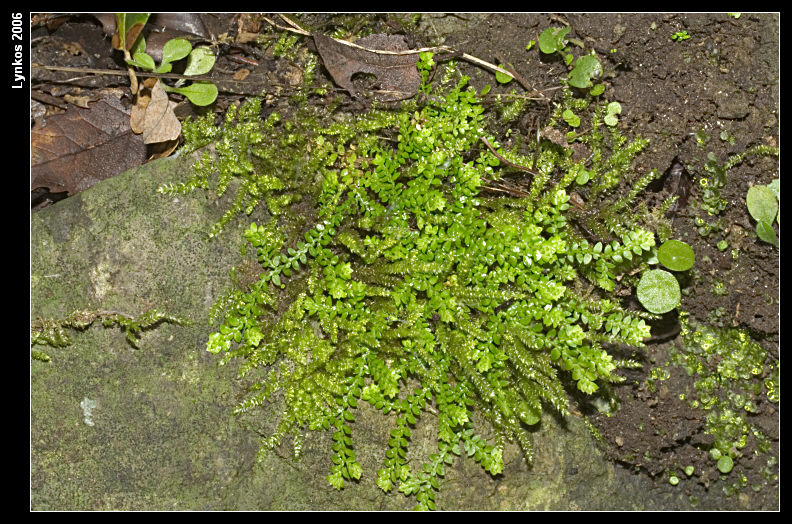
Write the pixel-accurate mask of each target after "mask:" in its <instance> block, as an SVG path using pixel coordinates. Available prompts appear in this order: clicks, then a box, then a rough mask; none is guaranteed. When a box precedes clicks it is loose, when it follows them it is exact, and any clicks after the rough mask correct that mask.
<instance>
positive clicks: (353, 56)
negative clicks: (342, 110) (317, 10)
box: [313, 33, 421, 102]
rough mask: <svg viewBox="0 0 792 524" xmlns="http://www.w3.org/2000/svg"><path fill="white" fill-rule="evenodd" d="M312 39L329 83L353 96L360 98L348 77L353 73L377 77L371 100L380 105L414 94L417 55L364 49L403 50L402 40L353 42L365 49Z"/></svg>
mask: <svg viewBox="0 0 792 524" xmlns="http://www.w3.org/2000/svg"><path fill="white" fill-rule="evenodd" d="M313 39H314V43H315V44H316V48H317V49H318V50H319V54H320V55H321V56H322V62H323V63H324V66H325V68H326V69H327V70H328V71H329V72H330V75H331V76H332V77H333V80H335V82H336V83H337V84H338V85H339V86H341V87H342V88H344V89H346V90H347V91H349V93H350V94H351V95H352V96H353V97H359V96H360V94H359V93H358V91H357V89H356V88H355V85H354V83H353V82H352V75H354V74H355V73H366V74H372V75H374V76H376V77H377V83H378V84H379V92H377V93H375V95H374V97H375V98H377V99H378V100H380V101H383V102H388V101H396V100H404V99H406V98H410V97H412V96H414V95H415V93H416V92H418V87H420V85H421V77H420V75H419V74H418V69H417V68H416V67H415V65H416V64H417V63H418V54H417V53H411V54H405V55H391V54H381V53H375V52H373V51H369V50H367V49H372V50H380V51H407V50H408V47H407V42H406V41H405V40H404V37H402V36H400V35H386V34H376V35H370V36H367V37H365V38H361V39H359V40H357V41H356V42H355V43H356V44H357V45H359V46H361V47H365V48H367V49H359V48H356V47H350V46H347V45H344V44H341V43H339V42H337V41H336V40H334V39H332V38H330V37H328V36H324V35H322V34H318V33H317V34H314V35H313Z"/></svg>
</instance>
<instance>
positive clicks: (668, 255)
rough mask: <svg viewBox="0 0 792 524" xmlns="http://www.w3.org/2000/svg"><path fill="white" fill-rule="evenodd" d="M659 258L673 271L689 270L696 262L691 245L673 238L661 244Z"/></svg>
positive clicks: (658, 252)
mask: <svg viewBox="0 0 792 524" xmlns="http://www.w3.org/2000/svg"><path fill="white" fill-rule="evenodd" d="M657 259H658V260H659V261H660V263H661V264H663V265H664V266H665V267H667V268H668V269H670V270H672V271H687V270H688V269H690V268H691V267H693V264H694V263H695V262H696V255H695V253H693V248H691V247H690V246H689V245H687V244H685V243H684V242H681V241H679V240H673V239H672V240H667V241H666V242H665V243H663V245H662V246H660V248H659V249H658V250H657Z"/></svg>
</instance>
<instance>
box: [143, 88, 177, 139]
mask: <svg viewBox="0 0 792 524" xmlns="http://www.w3.org/2000/svg"><path fill="white" fill-rule="evenodd" d="M174 107H176V102H171V101H170V99H168V94H167V93H166V92H165V90H164V89H163V88H162V83H160V82H157V83H156V84H154V87H153V88H151V100H150V101H149V102H148V105H147V106H146V108H145V111H144V114H143V118H142V120H141V121H140V122H139V123H138V122H136V123H135V126H136V127H137V126H138V125H139V127H138V129H140V130H141V134H142V137H143V143H144V144H156V143H158V142H169V141H171V140H176V139H177V138H179V135H180V134H181V122H179V119H178V118H176V114H175V113H174V112H173V108H174ZM135 116H136V117H137V116H138V115H135Z"/></svg>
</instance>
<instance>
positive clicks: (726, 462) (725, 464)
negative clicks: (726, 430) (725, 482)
mask: <svg viewBox="0 0 792 524" xmlns="http://www.w3.org/2000/svg"><path fill="white" fill-rule="evenodd" d="M733 467H734V461H733V460H732V458H731V457H730V456H729V455H723V456H721V458H719V459H718V470H719V471H720V472H721V473H728V472H730V471H731V470H732V468H733Z"/></svg>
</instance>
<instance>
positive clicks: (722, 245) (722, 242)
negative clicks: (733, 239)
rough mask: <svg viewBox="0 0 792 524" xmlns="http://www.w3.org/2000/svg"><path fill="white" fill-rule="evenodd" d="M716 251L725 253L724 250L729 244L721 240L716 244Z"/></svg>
mask: <svg viewBox="0 0 792 524" xmlns="http://www.w3.org/2000/svg"><path fill="white" fill-rule="evenodd" d="M717 247H718V250H720V251H726V248H727V247H729V243H728V242H727V241H726V240H721V241H720V242H718V244H717Z"/></svg>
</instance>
